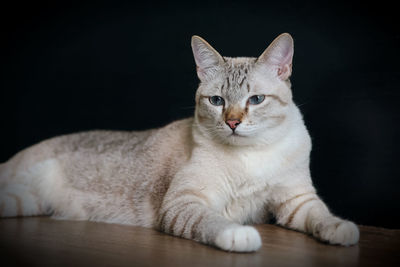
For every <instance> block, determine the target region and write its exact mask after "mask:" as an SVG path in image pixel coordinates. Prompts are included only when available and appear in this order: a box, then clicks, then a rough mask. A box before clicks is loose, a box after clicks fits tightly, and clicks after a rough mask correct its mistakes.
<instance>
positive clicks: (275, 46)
mask: <svg viewBox="0 0 400 267" xmlns="http://www.w3.org/2000/svg"><path fill="white" fill-rule="evenodd" d="M293 53H294V48H293V38H292V36H290V34H288V33H282V34H281V35H279V36H278V37H276V38H275V40H274V41H273V42H272V43H271V44H270V45H269V46H268V48H267V49H266V50H265V51H264V53H262V54H261V56H260V57H259V58H258V59H257V64H258V65H261V66H264V67H267V68H268V69H269V70H270V71H272V73H273V75H276V77H278V78H279V79H281V80H287V79H288V78H289V77H290V75H291V74H292V60H293Z"/></svg>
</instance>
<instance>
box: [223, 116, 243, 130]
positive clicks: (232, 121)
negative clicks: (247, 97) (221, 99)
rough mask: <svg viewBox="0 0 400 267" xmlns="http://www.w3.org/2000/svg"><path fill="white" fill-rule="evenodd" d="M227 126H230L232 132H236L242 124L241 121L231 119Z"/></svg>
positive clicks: (227, 121)
mask: <svg viewBox="0 0 400 267" xmlns="http://www.w3.org/2000/svg"><path fill="white" fill-rule="evenodd" d="M225 122H226V124H228V126H229V128H231V129H232V130H235V129H236V127H238V125H239V124H240V123H241V121H240V120H238V119H229V120H226V121H225Z"/></svg>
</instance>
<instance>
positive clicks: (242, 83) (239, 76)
mask: <svg viewBox="0 0 400 267" xmlns="http://www.w3.org/2000/svg"><path fill="white" fill-rule="evenodd" d="M224 60H225V73H224V77H222V78H223V79H222V81H223V84H222V86H221V93H222V94H223V95H225V96H226V97H227V98H228V101H230V102H237V101H239V100H240V99H241V98H242V97H243V96H244V95H245V94H246V93H248V92H249V91H250V85H249V73H250V72H251V70H252V69H253V67H254V64H255V61H256V58H249V57H246V58H245V57H238V58H229V57H224Z"/></svg>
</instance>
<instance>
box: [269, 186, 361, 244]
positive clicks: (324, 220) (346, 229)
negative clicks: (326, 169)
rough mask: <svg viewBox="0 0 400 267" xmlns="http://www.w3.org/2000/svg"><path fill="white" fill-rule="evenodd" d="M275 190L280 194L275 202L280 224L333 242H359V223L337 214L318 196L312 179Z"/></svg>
mask: <svg viewBox="0 0 400 267" xmlns="http://www.w3.org/2000/svg"><path fill="white" fill-rule="evenodd" d="M306 180H309V179H306ZM274 194H275V195H277V194H279V196H277V197H276V198H275V200H277V201H276V202H275V205H274V213H275V216H276V219H277V223H278V224H280V225H282V226H284V227H287V228H290V229H294V230H298V231H302V232H305V233H309V234H312V235H313V236H314V237H315V238H317V239H319V240H321V241H324V242H328V243H330V244H337V245H343V246H349V245H353V244H356V243H357V242H358V239H359V230H358V227H357V226H356V225H355V224H354V223H353V222H350V221H348V220H343V219H341V218H339V217H337V216H334V215H333V214H332V213H331V212H330V211H329V209H328V208H327V206H326V205H325V203H324V202H323V201H322V200H321V199H320V198H319V197H318V196H317V194H316V193H315V189H314V188H313V186H312V185H311V183H304V184H297V185H293V186H290V187H280V188H279V190H277V192H275V193H274Z"/></svg>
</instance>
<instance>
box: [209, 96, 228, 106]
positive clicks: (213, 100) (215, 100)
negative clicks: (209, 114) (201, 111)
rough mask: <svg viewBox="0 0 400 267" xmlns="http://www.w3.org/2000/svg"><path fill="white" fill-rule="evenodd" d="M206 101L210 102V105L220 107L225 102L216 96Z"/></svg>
mask: <svg viewBox="0 0 400 267" xmlns="http://www.w3.org/2000/svg"><path fill="white" fill-rule="evenodd" d="M208 99H209V100H210V103H211V104H213V105H214V106H222V105H223V104H225V100H224V99H223V98H222V97H220V96H217V95H214V96H210V97H209V98H208Z"/></svg>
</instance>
